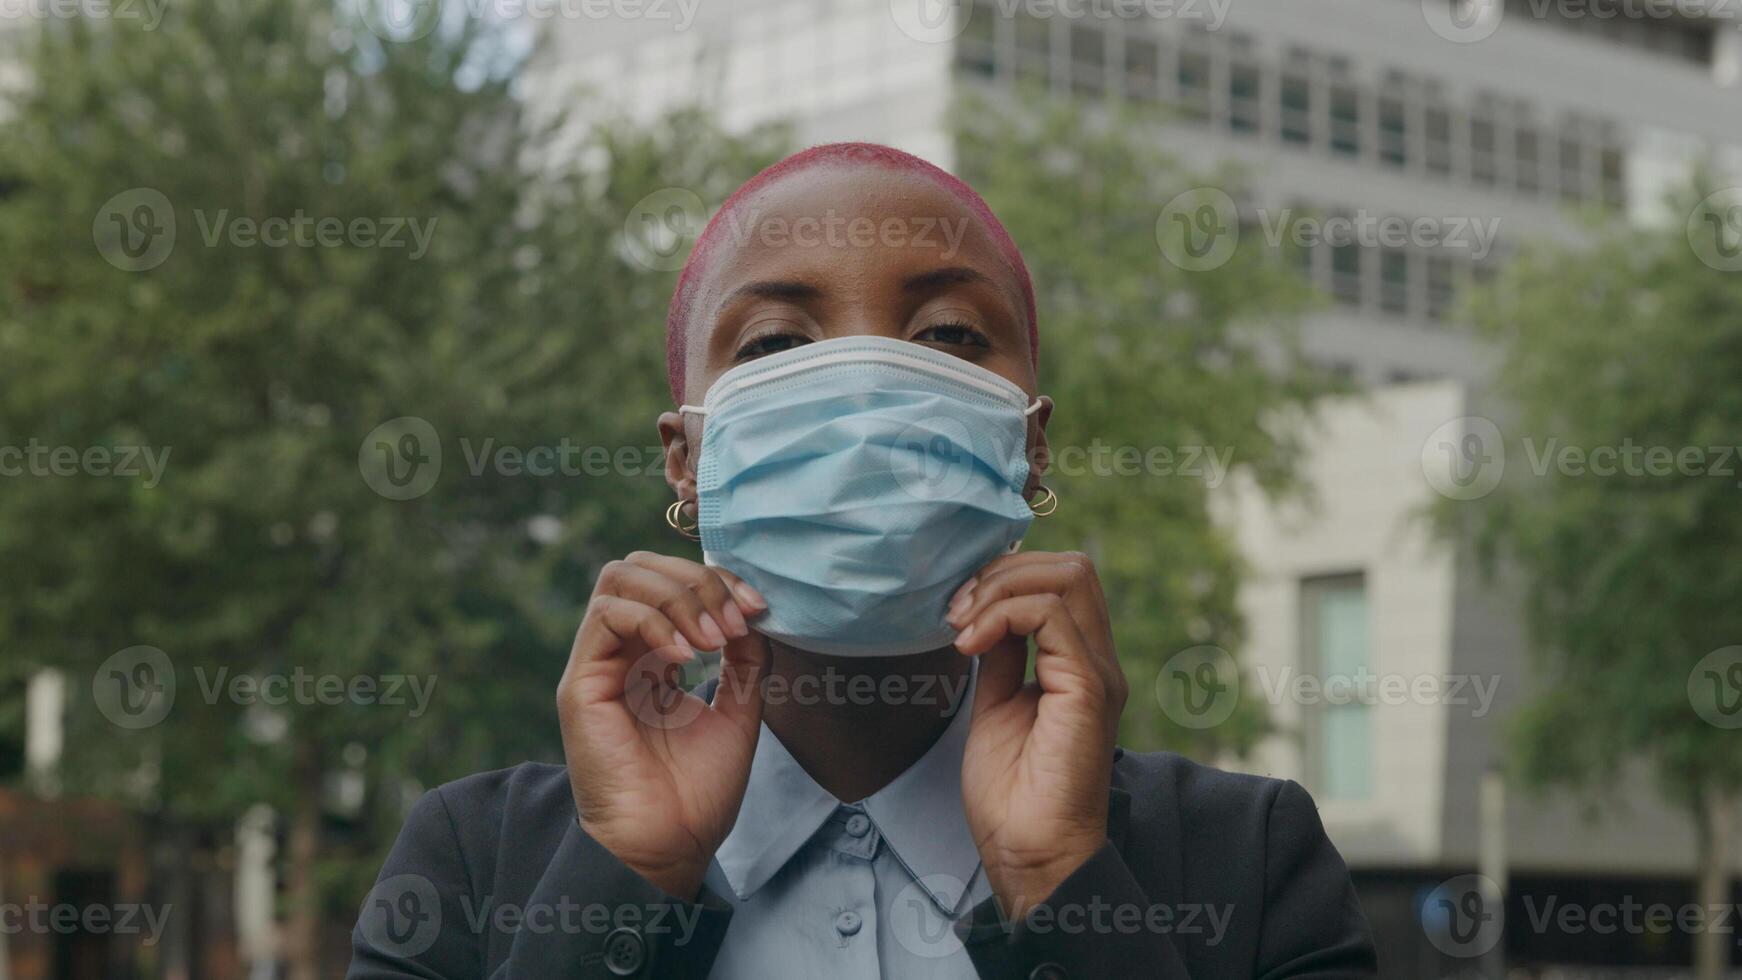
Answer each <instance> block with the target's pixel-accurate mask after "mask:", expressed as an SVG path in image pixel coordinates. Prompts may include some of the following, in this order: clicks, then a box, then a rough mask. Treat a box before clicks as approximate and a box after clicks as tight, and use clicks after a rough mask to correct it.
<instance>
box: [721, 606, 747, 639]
mask: <svg viewBox="0 0 1742 980" xmlns="http://www.w3.org/2000/svg"><path fill="white" fill-rule="evenodd" d="M720 615H721V616H724V617H726V635H727V636H734V637H737V636H749V635H750V626H749V624H748V623H746V622H744V614H743V613H741V612H739V611H738V604H737V603H736V602H728V603H726V604H725V605H723V606H721V607H720Z"/></svg>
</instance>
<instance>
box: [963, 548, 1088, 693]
mask: <svg viewBox="0 0 1742 980" xmlns="http://www.w3.org/2000/svg"><path fill="white" fill-rule="evenodd" d="M1046 593H1051V594H1054V595H1058V596H1061V597H1062V598H1063V599H1064V600H1065V606H1066V608H1067V609H1068V610H1069V612H1070V614H1071V618H1072V619H1073V620H1074V621H1075V623H1076V624H1077V629H1079V630H1080V631H1081V632H1082V634H1083V636H1084V638H1085V639H1086V640H1088V641H1090V642H1089V643H1088V649H1089V653H1090V655H1091V657H1092V658H1093V660H1094V663H1095V664H1096V666H1097V669H1098V670H1099V671H1100V673H1101V675H1102V678H1103V680H1104V681H1105V682H1106V683H1107V685H1108V686H1109V687H1113V686H1115V678H1116V676H1117V675H1119V674H1120V671H1121V668H1120V666H1119V663H1118V656H1117V654H1116V653H1115V652H1114V648H1113V644H1112V627H1111V625H1110V624H1109V623H1108V621H1107V600H1106V599H1105V598H1104V597H1103V596H1102V594H1101V586H1100V582H1099V581H1098V580H1097V578H1096V576H1095V572H1094V567H1093V566H1092V565H1091V564H1090V563H1089V561H1088V559H1087V558H1086V557H1085V556H1081V555H1077V554H1075V553H1072V552H1067V553H1064V554H1058V555H1053V556H1051V559H1050V560H1044V561H1030V562H1028V563H1025V564H1016V563H1011V564H1007V565H1004V566H1002V567H1000V568H998V569H995V570H993V571H991V572H989V573H986V574H985V575H983V576H982V577H981V583H980V585H979V587H978V588H976V589H974V590H973V591H972V592H970V593H969V594H968V596H967V597H966V598H964V599H960V600H957V602H958V605H957V608H956V609H954V610H952V612H951V613H950V614H949V616H948V617H947V619H948V620H949V622H950V625H952V626H957V627H963V626H966V625H967V624H968V623H971V622H973V621H974V619H975V618H976V617H978V616H979V614H980V612H981V611H982V610H984V609H986V608H987V607H989V606H991V605H992V604H993V603H996V602H1000V601H1002V600H1004V599H1008V598H1012V597H1014V596H1019V595H1039V594H1046Z"/></svg>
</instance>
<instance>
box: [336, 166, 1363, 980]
mask: <svg viewBox="0 0 1742 980" xmlns="http://www.w3.org/2000/svg"><path fill="white" fill-rule="evenodd" d="M667 347H668V367H669V373H670V382H671V389H672V396H673V400H674V402H675V403H676V406H677V410H676V411H672V412H667V413H665V414H664V415H662V416H661V417H660V419H659V431H660V435H661V438H662V440H663V443H664V446H665V452H666V478H667V482H668V483H669V484H670V486H671V488H672V490H673V491H674V493H675V495H676V500H675V501H674V503H673V506H672V509H671V510H669V511H668V512H667V517H668V521H669V522H670V523H671V524H672V525H673V527H674V528H675V529H677V530H679V531H681V532H683V533H685V534H686V535H689V536H697V537H699V538H700V540H701V543H702V552H703V556H704V561H703V562H702V563H697V562H694V561H691V560H688V559H685V558H678V557H671V556H668V555H663V554H656V553H653V552H638V553H636V554H633V555H630V556H629V557H628V558H626V559H624V560H622V561H618V562H613V563H611V564H610V565H608V566H607V567H606V568H605V569H604V571H603V573H602V574H601V575H600V576H599V580H598V584H597V586H596V588H595V590H594V593H593V596H592V599H591V601H590V602H589V603H588V605H587V611H586V615H585V618H584V619H583V621H582V623H581V626H580V630H579V633H578V634H577V636H576V638H575V643H574V648H573V650H572V652H571V654H570V659H569V664H568V667H567V670H566V671H565V673H564V675H563V678H562V681H561V684H560V685H559V688H558V693H557V706H558V712H559V716H560V720H561V725H562V732H563V741H564V749H565V754H566V760H567V765H566V767H557V766H546V765H532V764H528V765H523V766H519V767H516V768H514V769H510V770H506V771H503V772H496V773H486V774H482V775H478V776H473V777H470V778H468V779H463V780H460V781H458V782H456V783H452V784H449V785H447V786H443V787H441V788H439V789H437V790H435V791H433V792H431V793H429V794H428V795H426V796H425V797H424V798H423V800H421V801H420V802H419V804H418V805H417V807H416V808H415V810H414V811H413V813H412V814H411V816H410V818H409V819H408V820H407V822H406V826H405V828H404V831H403V832H402V834H401V837H400V840H399V842H398V843H397V845H396V846H395V847H394V850H393V852H392V854H391V856H390V857H389V858H388V860H387V864H386V866H385V868H384V869H383V870H382V873H381V879H380V881H379V882H378V883H377V885H376V887H375V889H374V891H373V892H372V893H371V895H370V897H369V899H368V900H367V901H366V903H365V905H364V908H363V913H362V915H361V917H360V920H359V922H358V926H357V930H356V933H355V936H354V947H355V956H354V960H353V963H352V967H351V976H353V977H358V978H384V977H446V978H458V977H482V976H492V977H547V976H548V977H556V976H562V977H593V976H599V977H607V976H647V977H695V978H701V977H707V976H714V977H728V978H737V977H758V978H761V977H794V978H797V977H803V978H811V977H819V976H841V977H875V976H888V977H937V978H965V977H1025V978H1026V977H1085V978H1105V977H1140V976H1155V977H1174V978H1184V977H1200V978H1201V977H1247V976H1256V977H1353V976H1372V975H1374V970H1375V968H1374V960H1373V950H1372V947H1371V944H1370V941H1369V940H1368V938H1367V932H1366V926H1365V923H1364V921H1363V919H1362V917H1361V913H1360V910H1359V908H1358V906H1357V905H1356V901H1355V896H1354V892H1353V889H1352V888H1351V886H1350V882H1349V877H1348V872H1347V870H1346V869H1345V868H1344V866H1343V863H1342V860H1341V858H1340V857H1339V856H1338V855H1337V852H1336V850H1335V849H1334V848H1333V847H1332V846H1331V844H1330V842H1329V841H1328V840H1327V839H1326V837H1325V835H1324V832H1323V829H1322V828H1321V826H1320V824H1319V820H1318V817H1317V813H1316V811H1315V809H1314V807H1313V804H1312V801H1311V800H1310V799H1309V798H1308V797H1307V795H1306V793H1305V792H1304V791H1302V790H1301V789H1300V787H1299V786H1297V785H1295V784H1294V783H1291V782H1281V781H1276V780H1269V779H1260V778H1256V777H1249V776H1240V775H1231V774H1227V773H1222V772H1218V771H1216V770H1213V769H1208V768H1205V767H1202V766H1198V765H1194V764H1192V763H1191V762H1188V761H1186V760H1185V759H1182V758H1180V757H1178V756H1174V755H1169V754H1165V753H1158V754H1152V755H1137V754H1133V753H1126V752H1123V751H1122V750H1119V749H1117V748H1115V747H1114V744H1113V740H1114V733H1115V731H1116V729H1117V724H1118V719H1119V713H1120V711H1121V709H1122V707H1123V705H1124V703H1125V698H1126V683H1125V679H1124V675H1123V673H1122V672H1121V670H1120V668H1119V664H1118V659H1117V655H1116V652H1115V649H1114V643H1113V632H1112V628H1111V624H1110V623H1109V622H1108V615H1107V607H1106V602H1105V599H1104V598H1103V596H1102V594H1101V589H1100V585H1099V584H1098V582H1097V580H1096V576H1095V570H1094V566H1093V563H1092V562H1091V561H1090V560H1089V559H1088V558H1087V557H1086V556H1084V555H1081V554H1074V553H1073V554H1047V553H1040V552H1033V551H1018V550H1016V546H1017V545H1018V544H1019V543H1020V541H1021V538H1022V536H1023V533H1024V531H1025V530H1026V529H1027V527H1028V525H1029V522H1030V521H1031V520H1032V519H1033V518H1034V516H1035V513H1037V512H1038V513H1046V512H1049V508H1050V507H1051V506H1054V505H1056V504H1057V498H1056V497H1054V496H1053V495H1052V494H1051V492H1050V491H1048V490H1046V489H1045V488H1044V486H1043V485H1042V483H1041V477H1042V475H1043V472H1044V466H1045V460H1046V458H1047V444H1046V424H1047V420H1048V418H1049V417H1050V415H1051V413H1052V408H1053V406H1052V403H1051V401H1050V400H1049V399H1047V398H1046V397H1045V396H1044V395H1041V394H1040V389H1039V387H1038V382H1037V377H1036V369H1037V365H1038V362H1039V350H1038V333H1037V330H1036V317H1035V304H1034V295H1033V288H1032V286H1031V285H1030V282H1029V278H1028V274H1027V271H1026V269H1025V267H1024V265H1023V262H1022V257H1021V255H1020V254H1019V253H1018V251H1017V249H1016V247H1015V245H1014V244H1013V243H1012V242H1011V240H1010V238H1009V236H1008V235H1007V234H1006V233H1005V231H1004V229H1003V227H1002V226H1001V225H1000V224H999V222H998V220H997V219H996V218H995V217H994V216H993V215H992V214H991V212H990V211H989V210H988V209H987V207H986V205H985V203H984V202H983V201H982V200H981V199H980V198H979V196H978V195H976V194H975V193H974V192H973V191H972V190H970V189H969V188H968V187H966V186H965V185H963V184H962V183H961V182H959V181H957V180H955V179H954V178H952V177H950V176H949V175H948V174H945V173H944V172H942V171H941V170H939V169H937V168H935V167H933V166H931V165H929V164H926V163H924V162H923V161H920V160H919V159H917V158H915V157H912V156H910V155H907V154H904V153H900V152H898V151H895V150H892V149H889V148H887V147H881V146H873V145H867V144H836V145H829V146H823V147H818V148H814V149H811V150H808V151H805V152H803V153H800V154H797V155H795V156H793V157H790V158H788V159H787V160H785V161H782V162H781V163H779V164H776V165H775V166H773V167H771V168H769V169H768V170H766V171H764V172H763V173H762V174H759V175H758V176H757V177H755V178H754V179H752V180H751V181H750V182H749V183H747V184H745V185H744V187H742V188H740V189H739V191H738V192H737V193H736V194H734V195H733V196H732V198H731V199H730V200H728V201H727V202H726V204H725V206H724V207H722V209H721V210H720V212H719V214H718V215H716V216H715V218H714V219H713V220H712V221H711V222H710V223H709V225H708V226H707V228H706V229H705V231H704V232H703V234H702V236H701V238H700V239H699V240H698V242H697V244H696V247H695V249H694V250H693V253H692V255H691V257H690V259H689V263H688V266H687V267H686V268H685V270H684V272H683V275H682V278H681V279H680V280H679V283H678V287H677V291H676V293H675V295H674V296H673V299H672V304H671V311H670V315H669V318H668V322H667ZM1031 462H1032V465H1031ZM1029 501H1033V502H1034V503H1033V508H1032V509H1031V507H1030V504H1029ZM1030 641H1032V646H1033V648H1034V658H1033V660H1034V680H1027V679H1026V673H1027V668H1028V661H1029V647H1030ZM696 650H721V651H722V658H721V669H720V679H719V681H718V683H717V684H716V685H709V686H707V687H704V688H703V689H700V690H698V691H696V692H694V693H685V692H682V691H677V690H674V689H673V687H672V686H671V685H672V676H673V674H674V673H675V671H673V670H671V669H669V668H671V666H672V665H674V664H681V663H684V662H686V661H690V660H691V659H692V658H693V657H694V656H695V653H694V651H696Z"/></svg>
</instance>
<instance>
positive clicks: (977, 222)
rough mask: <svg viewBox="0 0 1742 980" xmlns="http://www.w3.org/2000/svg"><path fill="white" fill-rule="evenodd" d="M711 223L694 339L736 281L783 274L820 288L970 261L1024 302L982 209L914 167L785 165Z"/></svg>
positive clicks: (1013, 300) (702, 332) (869, 281)
mask: <svg viewBox="0 0 1742 980" xmlns="http://www.w3.org/2000/svg"><path fill="white" fill-rule="evenodd" d="M717 233H718V234H719V235H720V240H719V241H718V242H717V243H715V245H714V247H713V251H712V254H711V255H710V256H709V259H708V264H707V268H706V269H705V271H704V273H703V275H702V277H701V280H700V282H699V283H698V284H697V287H698V288H697V290H696V295H695V303H694V307H693V310H694V313H695V316H694V317H693V318H692V319H691V329H692V335H691V339H692V341H694V340H696V339H699V337H701V336H705V332H706V330H707V327H708V325H709V324H711V323H712V322H713V320H714V318H715V315H716V313H717V311H718V307H719V304H720V303H721V302H722V301H723V300H724V299H725V298H726V296H727V295H728V294H729V293H730V292H731V290H732V289H733V288H734V287H735V286H737V285H738V284H740V283H742V282H745V281H748V280H751V279H767V278H772V277H779V276H790V277H794V278H803V279H805V280H807V281H810V282H812V283H813V284H815V285H818V286H820V287H822V288H824V289H825V290H826V289H828V288H829V287H830V286H831V284H834V285H839V286H843V287H845V286H853V285H874V284H875V283H874V280H877V279H879V278H880V277H883V276H889V277H896V276H904V275H910V274H912V273H914V272H917V271H924V270H926V269H928V268H941V267H944V266H950V265H959V266H969V267H973V268H977V269H979V270H981V271H983V272H985V273H986V274H987V275H988V276H990V277H991V278H992V279H993V280H994V281H995V282H997V283H999V284H1000V286H1001V287H1002V288H1004V289H1005V290H1007V291H1008V295H1009V299H1010V302H1011V305H1012V306H1013V307H1014V308H1016V309H1021V307H1022V299H1021V295H1022V294H1021V288H1020V286H1019V285H1018V283H1017V277H1016V273H1015V271H1014V270H1013V269H1011V268H1010V265H1009V263H1008V262H1007V261H1006V260H1005V259H1004V256H1003V255H1002V253H1001V252H1000V251H999V249H998V246H997V244H996V242H995V241H994V239H993V237H992V234H991V233H990V231H989V230H988V229H987V228H986V226H985V224H984V223H983V222H982V220H981V219H980V217H979V215H978V214H976V213H975V211H974V209H973V208H971V207H970V206H969V205H968V204H967V203H966V202H964V201H962V200H961V199H960V198H958V197H957V196H956V195H955V194H953V193H951V192H950V191H949V190H947V189H946V188H944V187H943V186H941V185H939V184H938V183H936V182H935V181H933V180H931V179H929V178H928V177H926V176H924V175H923V174H920V173H917V172H912V171H903V170H896V169H893V168H889V167H884V166H878V165H874V164H863V163H838V164H821V165H818V166H816V167H812V168H808V169H806V170H802V171H799V172H797V173H793V174H788V175H786V176H783V177H781V178H779V179H778V180H776V181H774V182H772V183H770V184H769V185H768V186H766V187H763V188H760V189H758V190H757V191H756V192H755V193H754V194H752V195H751V196H749V197H747V198H746V199H744V200H742V201H739V202H737V204H736V205H735V207H734V209H733V212H732V213H730V214H725V215H722V216H721V218H720V227H719V228H718V229H717ZM696 346H699V345H696V344H694V343H692V344H691V345H690V347H691V349H692V350H694V349H695V347H696Z"/></svg>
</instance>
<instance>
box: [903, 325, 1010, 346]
mask: <svg viewBox="0 0 1742 980" xmlns="http://www.w3.org/2000/svg"><path fill="white" fill-rule="evenodd" d="M913 339H915V340H923V341H929V342H931V343H934V344H948V345H950V346H953V347H990V346H992V342H991V341H990V340H988V339H987V338H986V335H985V334H983V333H981V332H980V331H979V330H978V329H976V328H975V327H974V326H973V325H972V324H968V323H959V322H951V323H937V324H933V325H932V326H929V327H927V328H925V329H924V330H922V331H920V332H919V335H918V336H916V337H914V338H913Z"/></svg>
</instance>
